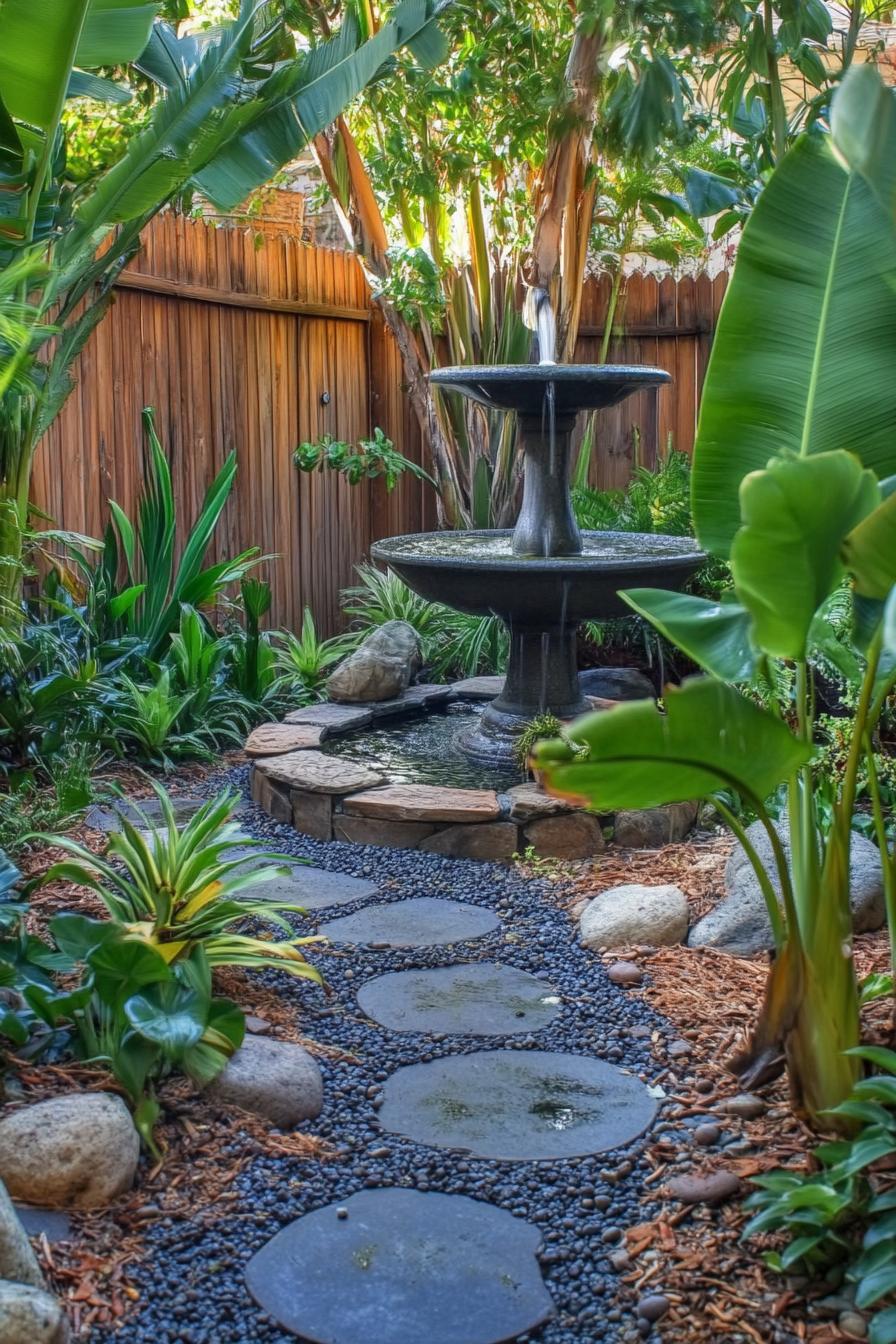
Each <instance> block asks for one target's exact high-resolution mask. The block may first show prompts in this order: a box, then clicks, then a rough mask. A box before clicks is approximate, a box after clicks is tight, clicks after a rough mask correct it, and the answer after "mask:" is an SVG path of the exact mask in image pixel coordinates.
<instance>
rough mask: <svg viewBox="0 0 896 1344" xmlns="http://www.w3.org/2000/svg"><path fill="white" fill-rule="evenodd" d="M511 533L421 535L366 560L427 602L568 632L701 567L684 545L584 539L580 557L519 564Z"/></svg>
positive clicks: (636, 537) (383, 547)
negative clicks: (623, 595)
mask: <svg viewBox="0 0 896 1344" xmlns="http://www.w3.org/2000/svg"><path fill="white" fill-rule="evenodd" d="M512 537H513V533H512V532H510V531H489V532H422V533H416V534H414V535H412V536H405V537H389V538H388V540H386V541H378V542H375V543H374V545H373V546H372V547H371V554H372V556H373V558H374V559H375V560H378V561H379V562H380V563H381V564H384V565H388V566H389V568H390V569H392V570H394V571H395V573H396V574H398V575H399V576H400V578H402V579H403V580H404V581H405V583H407V584H408V586H409V587H411V588H413V589H414V591H415V592H417V593H419V594H420V596H421V597H425V598H427V599H428V600H429V601H432V602H443V603H446V604H447V605H448V606H452V607H456V608H457V609H458V610H459V611H465V612H468V613H469V614H471V615H474V616H488V615H496V616H501V617H503V619H504V620H506V621H507V622H508V623H509V624H519V625H539V626H541V627H542V628H545V626H546V625H547V626H550V625H553V624H562V625H572V624H577V623H578V622H580V621H586V620H589V619H594V618H598V617H603V618H607V617H611V616H627V615H631V608H630V607H629V606H627V605H626V604H625V603H624V602H623V601H622V600H621V599H620V598H619V596H618V593H619V590H620V589H621V588H640V587H651V588H672V589H676V588H680V587H681V585H682V584H683V583H684V582H685V581H686V580H687V579H688V578H690V576H691V575H692V574H694V573H696V571H697V570H698V569H699V568H700V566H701V565H702V564H703V561H704V559H705V556H704V553H703V552H702V551H700V550H699V549H698V548H697V546H696V545H695V543H694V541H693V539H692V538H690V537H669V536H658V535H655V534H653V533H643V532H585V533H583V536H582V553H581V554H580V555H561V556H519V555H514V553H513V551H512V549H511V539H512Z"/></svg>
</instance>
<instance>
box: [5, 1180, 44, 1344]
mask: <svg viewBox="0 0 896 1344" xmlns="http://www.w3.org/2000/svg"><path fill="white" fill-rule="evenodd" d="M0 1279H11V1280H12V1282H13V1283H27V1284H30V1285H31V1287H32V1288H45V1287H46V1286H47V1285H46V1280H45V1279H44V1276H43V1273H42V1271H41V1267H40V1265H39V1264H38V1263H37V1256H36V1255H35V1254H34V1252H33V1251H32V1249H31V1242H30V1241H29V1240H28V1233H27V1232H26V1231H25V1229H24V1227H23V1226H22V1222H21V1219H20V1218H19V1215H18V1213H17V1212H16V1210H15V1206H14V1205H13V1202H12V1200H11V1199H10V1197H9V1195H8V1194H7V1193H6V1186H5V1185H4V1184H3V1182H2V1181H0ZM0 1339H2V1335H0Z"/></svg>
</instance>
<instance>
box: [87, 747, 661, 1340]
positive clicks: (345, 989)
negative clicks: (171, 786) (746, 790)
mask: <svg viewBox="0 0 896 1344" xmlns="http://www.w3.org/2000/svg"><path fill="white" fill-rule="evenodd" d="M225 780H226V782H229V783H231V784H234V785H237V786H238V787H240V788H242V789H243V790H244V791H245V790H246V787H247V771H246V769H245V768H244V767H240V768H238V769H236V770H233V771H231V772H229V774H228V775H226V776H223V777H222V776H217V777H215V778H213V779H210V780H209V781H208V783H207V785H206V790H205V791H207V792H213V791H214V790H215V789H217V788H220V787H221V785H222V783H223V782H225ZM240 821H241V824H242V825H243V826H244V828H245V829H246V830H247V831H249V832H251V833H252V834H253V835H255V836H257V837H259V838H264V839H267V840H269V841H270V842H271V843H272V848H275V849H276V850H278V851H279V852H283V853H291V854H297V855H302V856H303V857H305V858H307V859H309V860H310V861H311V862H312V863H314V864H317V865H319V866H320V867H322V868H327V869H330V870H332V871H334V872H343V873H349V874H352V875H354V876H356V877H364V878H370V879H373V880H375V881H376V882H377V884H378V885H379V888H380V893H381V894H380V899H381V900H386V901H388V900H400V899H402V898H405V897H410V896H445V897H450V898H451V899H453V900H459V901H472V902H474V903H478V904H482V905H488V906H490V907H491V908H492V909H495V910H496V911H497V912H498V913H499V915H500V916H501V919H502V928H501V929H500V930H498V931H496V932H495V933H493V934H489V935H487V936H486V937H484V938H479V939H477V940H475V941H473V942H469V943H465V944H460V945H456V946H454V947H436V948H409V949H400V950H394V951H376V952H374V951H365V950H364V949H360V948H359V949H354V948H352V949H348V950H347V955H335V954H333V953H321V952H318V953H317V954H316V957H315V960H316V961H317V963H318V965H319V966H320V967H321V969H322V970H323V971H324V973H325V975H326V977H327V979H328V981H329V983H330V984H331V986H332V987H333V989H334V991H335V994H334V996H333V998H332V999H330V1000H325V999H324V997H323V995H322V994H321V993H320V991H319V990H317V989H316V988H315V987H314V986H312V985H309V984H306V983H304V982H302V981H296V980H293V979H291V978H289V977H287V976H285V975H283V974H282V973H280V972H267V973H265V974H264V979H265V980H266V981H267V983H269V984H271V985H273V986H276V988H277V989H278V991H279V992H280V993H281V994H282V995H283V996H284V997H285V996H288V995H296V996H297V997H298V999H299V1000H300V1002H301V1014H302V1023H303V1029H304V1030H305V1031H306V1032H307V1034H308V1035H309V1036H310V1037H312V1038H313V1039H315V1040H317V1041H320V1042H321V1043H325V1044H328V1045H334V1046H338V1047H340V1048H341V1049H342V1050H345V1051H347V1052H349V1053H350V1054H352V1055H354V1056H357V1059H358V1062H357V1063H351V1064H350V1063H343V1062H336V1061H333V1060H330V1059H325V1058H321V1059H320V1060H319V1063H320V1065H321V1069H322V1071H323V1075H324V1090H325V1091H324V1095H325V1104H324V1111H323V1114H322V1115H321V1117H320V1118H319V1119H318V1120H317V1121H315V1122H312V1123H307V1124H305V1125H303V1126H302V1128H303V1130H304V1131H305V1132H308V1133H314V1134H318V1135H320V1136H321V1137H322V1138H324V1139H326V1140H328V1141H330V1142H331V1143H332V1144H334V1145H335V1146H337V1147H338V1148H339V1150H340V1152H341V1154H342V1156H341V1157H340V1158H337V1159H336V1160H332V1161H329V1162H309V1161H300V1160H298V1159H295V1158H290V1157H273V1156H263V1157H259V1158H258V1159H257V1160H255V1161H254V1162H252V1163H251V1164H249V1165H247V1166H246V1167H245V1168H244V1169H243V1171H242V1173H241V1174H240V1176H239V1177H238V1179H237V1181H236V1186H235V1188H236V1190H237V1192H238V1194H239V1195H240V1199H239V1200H237V1201H234V1206H233V1207H235V1209H236V1212H235V1213H233V1214H230V1213H228V1214H227V1215H226V1216H224V1217H221V1218H216V1219H215V1221H214V1222H212V1223H211V1224H210V1225H208V1226H206V1225H204V1224H203V1223H202V1222H201V1221H199V1220H197V1221H196V1222H188V1221H183V1220H179V1219H178V1220H173V1219H162V1220H160V1221H159V1222H158V1223H156V1224H154V1225H153V1227H152V1228H151V1229H150V1230H149V1231H148V1232H147V1234H146V1238H145V1247H146V1255H145V1257H144V1259H143V1260H142V1261H141V1263H140V1264H139V1265H138V1266H137V1267H136V1268H135V1270H134V1271H133V1277H134V1281H135V1282H136V1284H137V1286H138V1288H139V1290H140V1294H141V1301H142V1305H141V1306H140V1307H139V1309H138V1310H137V1311H136V1312H135V1314H134V1315H133V1316H132V1317H130V1318H129V1320H128V1322H127V1323H126V1324H125V1326H124V1328H123V1329H122V1330H120V1331H119V1332H118V1333H117V1334H115V1335H114V1338H115V1339H117V1340H120V1341H128V1344H289V1341H291V1340H293V1339H294V1338H295V1336H293V1335H290V1334H287V1333H285V1332H284V1331H283V1330H282V1329H281V1328H280V1327H278V1326H276V1325H274V1324H273V1323H272V1322H271V1321H270V1319H269V1318H268V1317H266V1316H265V1315H264V1314H263V1313H261V1312H260V1311H259V1310H258V1308H257V1307H256V1306H255V1304H254V1302H253V1301H252V1299H251V1298H250V1297H249V1294H248V1292H247V1290H246V1288H245V1286H244V1283H243V1269H244V1266H245V1265H246V1263H247V1261H248V1260H249V1259H250V1257H251V1256H252V1255H253V1254H254V1252H255V1251H257V1250H258V1249H259V1248H260V1247H261V1246H263V1245H264V1244H265V1242H267V1241H268V1240H269V1239H270V1238H271V1237H272V1236H274V1235H275V1234H276V1233H277V1232H278V1231H279V1230H280V1228H281V1227H283V1226H284V1225H285V1224H286V1223H288V1222H291V1221H292V1220H293V1219H295V1218H299V1217H301V1216H302V1214H305V1213H308V1212H310V1211H311V1210H312V1209H316V1208H319V1207H321V1206H322V1205H325V1204H331V1203H339V1202H341V1201H344V1200H346V1199H347V1198H348V1197H349V1196H350V1195H351V1194H353V1193H354V1192H355V1191H356V1190H359V1189H361V1188H364V1187H369V1188H381V1187H388V1186H405V1187H412V1188H416V1189H417V1190H424V1191H425V1190H437V1191H442V1192H444V1193H446V1194H464V1195H469V1196H472V1197H473V1198H477V1199H484V1200H487V1201H488V1202H489V1203H492V1204H495V1205H497V1206H498V1207H500V1208H503V1209H506V1210H507V1211H508V1212H510V1213H512V1214H514V1215H516V1216H517V1217H520V1218H525V1219H527V1220H528V1221H530V1222H532V1223H534V1224H536V1225H537V1226H538V1227H539V1228H540V1229H541V1230H542V1235H543V1245H542V1252H541V1254H540V1262H541V1265H542V1270H543V1273H544V1278H545V1282H546V1283H547V1286H548V1290H549V1292H550V1294H551V1296H552V1298H553V1300H554V1303H555V1306H556V1315H555V1317H554V1319H553V1320H552V1321H550V1322H548V1323H547V1324H546V1325H544V1326H542V1327H541V1328H540V1329H538V1330H536V1331H533V1332H532V1333H531V1334H527V1335H524V1336H520V1339H519V1344H586V1342H588V1344H590V1341H608V1344H634V1341H639V1340H641V1339H643V1337H644V1328H645V1324H646V1322H645V1319H644V1316H643V1315H642V1316H641V1319H640V1323H639V1321H638V1317H637V1315H636V1311H635V1305H634V1304H632V1305H631V1307H629V1308H628V1309H627V1310H626V1309H623V1308H621V1307H620V1306H619V1305H618V1304H617V1302H616V1294H617V1286H618V1284H617V1277H616V1274H615V1272H614V1270H613V1269H612V1266H611V1263H610V1259H609V1256H610V1254H611V1253H612V1251H613V1249H614V1246H616V1245H618V1240H619V1237H620V1235H621V1230H622V1229H624V1228H625V1227H627V1226H629V1225H630V1224H633V1223H637V1222H640V1221H641V1220H642V1219H643V1218H644V1216H645V1212H644V1206H643V1205H641V1204H640V1203H639V1198H640V1196H641V1194H642V1189H643V1187H642V1182H643V1179H644V1177H645V1175H647V1174H648V1171H649V1168H648V1167H647V1165H646V1164H645V1163H644V1162H643V1160H642V1159H641V1156H640V1154H641V1149H642V1146H643V1143H644V1139H641V1140H638V1141H636V1142H635V1143H634V1144H632V1145H629V1146H628V1147H627V1148H625V1149H618V1150H616V1151H614V1152H609V1153H601V1154H598V1155H596V1156H594V1157H584V1158H574V1159H571V1160H567V1161H563V1162H558V1163H556V1164H551V1163H536V1162H532V1163H526V1162H513V1163H502V1162H492V1161H486V1160H482V1159H471V1158H468V1157H466V1156H465V1155H463V1154H460V1153H451V1152H449V1151H446V1150H444V1149H432V1148H425V1147H421V1146H420V1145H418V1144H416V1143H413V1142H411V1141H410V1140H408V1139H405V1138H402V1137H400V1136H398V1135H395V1134H388V1133H384V1132H383V1131H382V1130H381V1129H380V1128H379V1127H378V1125H377V1108H376V1099H377V1092H378V1091H379V1087H380V1085H381V1084H382V1083H383V1082H384V1081H385V1080H386V1078H388V1077H389V1076H390V1074H391V1073H392V1072H393V1071H394V1070H395V1069H397V1068H399V1067H401V1066H402V1065H404V1064H412V1063H416V1062H418V1061H420V1060H421V1059H428V1058H432V1057H436V1056H439V1055H443V1054H459V1053H466V1052H470V1051H474V1050H481V1049H499V1048H509V1049H514V1050H516V1049H523V1050H524V1049H526V1048H537V1049H540V1050H546V1049H553V1050H560V1051H569V1052H571V1053H574V1054H589V1055H590V1054H593V1055H597V1056H600V1057H602V1058H604V1059H610V1060H614V1061H615V1062H616V1063H617V1064H619V1065H620V1066H622V1067H624V1068H627V1069H629V1070H631V1071H632V1072H633V1073H636V1074H638V1075H639V1076H641V1077H642V1078H643V1079H644V1081H645V1082H647V1083H650V1082H651V1081H652V1079H653V1077H654V1076H655V1075H656V1074H657V1073H658V1071H659V1070H658V1068H657V1066H656V1064H655V1063H654V1062H653V1060H652V1059H651V1053H650V1042H649V1031H645V1030H644V1028H645V1027H646V1028H656V1029H659V1030H660V1031H661V1032H662V1033H663V1034H664V1035H665V1036H667V1037H668V1038H670V1039H671V1038H672V1036H673V1033H672V1032H671V1031H670V1030H669V1029H668V1024H666V1023H665V1022H664V1021H663V1020H662V1019H660V1018H658V1017H657V1016H656V1015H655V1014H653V1013H652V1012H651V1011H650V1010H649V1009H648V1008H647V1006H646V1005H645V1004H644V1003H643V1002H642V1001H640V1000H639V999H638V998H635V997H630V996H628V995H627V994H626V992H625V991H624V990H621V989H619V988H617V987H616V986H614V985H612V984H611V983H610V982H609V980H608V979H607V977H606V974H605V973H604V971H603V969H602V968H601V966H600V964H599V963H598V962H597V960H596V959H595V958H593V957H592V956H590V955H589V954H588V953H586V952H584V951H583V950H582V949H581V948H580V947H579V946H578V944H577V942H576V940H575V936H574V930H573V926H572V924H571V923H570V921H569V919H568V917H567V916H566V915H565V914H564V913H563V912H562V911H560V910H558V909H557V908H556V907H555V906H553V905H552V904H551V903H550V901H549V900H547V899H546V898H545V890H544V886H543V884H542V882H541V881H539V880H537V879H527V878H525V877H523V876H522V875H521V874H520V873H519V872H517V871H515V870H514V869H511V868H507V867H504V866H502V865H498V864H494V865H492V864H481V863H474V862H470V861H467V860H458V859H449V858H445V857H443V856H441V855H436V854H426V853H421V852H418V851H414V850H392V849H381V848H373V847H371V846H362V845H350V844H343V843H340V842H331V843H322V842H319V841H315V840H311V839H309V838H308V837H306V836H301V835H298V834H297V833H296V832H295V831H294V830H292V829H291V828H290V827H287V826H282V825H279V824H278V823H276V822H274V821H272V820H271V819H270V818H269V817H268V816H266V815H265V814H264V813H262V812H261V810H260V809H258V808H256V807H254V806H253V805H251V804H247V806H246V807H245V808H244V810H243V811H242V812H241V815H240ZM354 908H356V907H353V906H342V907H340V908H339V914H345V913H348V912H350V911H351V910H352V909H354ZM357 908H360V905H359V906H358V907H357ZM326 914H327V912H320V914H319V919H320V920H321V921H322V920H323V919H325V918H326ZM508 935H509V936H510V941H507V938H508ZM312 955H314V953H313V951H312ZM477 959H481V960H493V961H502V962H504V963H505V964H507V965H510V966H516V967H519V968H520V969H521V970H526V971H530V972H533V973H534V974H536V975H539V976H543V977H544V978H545V979H546V980H547V981H548V982H549V983H550V984H551V985H552V986H553V987H554V989H555V990H556V991H557V992H558V993H559V994H560V995H561V996H562V997H563V1011H562V1012H561V1013H560V1015H559V1016H558V1017H557V1018H556V1019H555V1021H554V1022H552V1023H551V1024H550V1025H549V1026H548V1027H547V1028H545V1029H543V1030H541V1031H539V1032H537V1033H536V1034H533V1035H526V1036H509V1037H506V1038H504V1037H488V1038H483V1037H480V1038H475V1039H474V1038H470V1037H454V1036H441V1037H440V1038H439V1039H438V1040H435V1041H434V1040H433V1039H432V1038H427V1037H424V1036H418V1035H414V1034H410V1033H408V1034H404V1033H402V1034H395V1033H391V1032H389V1031H386V1030H385V1029H383V1028H381V1027H379V1026H377V1025H375V1024H374V1023H371V1022H368V1021H367V1020H366V1019H364V1018H363V1016H362V1014H361V1013H360V1010H359V1009H358V1007H357V1004H356V1002H355V992H356V991H357V988H358V986H359V985H360V984H363V982H364V981H365V980H366V979H369V978H371V977H373V976H375V975H380V974H382V973H383V972H385V971H395V970H406V969H410V968H414V967H424V966H447V965H450V964H452V963H453V962H456V961H468V960H477ZM334 1009H335V1011H334ZM632 1028H635V1029H636V1030H635V1032H634V1033H632ZM111 1337H112V1336H110V1335H108V1334H107V1333H106V1332H105V1331H103V1332H99V1333H97V1335H96V1338H97V1339H98V1340H100V1339H109V1338H111ZM357 1344H373V1341H369V1342H368V1341H361V1340H359V1341H357ZM421 1344H423V1342H422V1341H421Z"/></svg>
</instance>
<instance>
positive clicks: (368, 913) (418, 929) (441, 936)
mask: <svg viewBox="0 0 896 1344" xmlns="http://www.w3.org/2000/svg"><path fill="white" fill-rule="evenodd" d="M500 922H501V921H500V920H499V919H498V916H497V915H496V914H495V913H494V912H493V911H492V910H486V909H485V907H484V906H482V905H467V904H466V903H465V902H463V901H444V900H441V899H440V898H439V897H436V896H415V897H413V898H412V899H411V900H407V901H394V902H392V903H390V904H388V905H383V904H380V905H368V906H366V907H365V908H364V909H363V910H357V911H355V913H354V914H353V915H343V916H342V917H341V918H340V919H331V920H330V921H329V922H328V923H326V924H322V925H321V926H320V932H321V933H324V934H326V936H327V937H328V938H329V939H330V941H331V942H334V943H354V944H358V943H368V944H372V945H373V946H378V947H436V946H438V945H439V944H443V943H464V942H466V941H467V940H468V939H470V938H481V937H483V935H484V934H486V933H491V932H492V931H493V930H494V929H496V928H498V926H499V924H500Z"/></svg>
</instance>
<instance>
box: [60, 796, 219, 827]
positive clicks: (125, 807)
mask: <svg viewBox="0 0 896 1344" xmlns="http://www.w3.org/2000/svg"><path fill="white" fill-rule="evenodd" d="M207 801H208V799H207V798H192V797H186V796H183V797H174V798H172V799H171V806H172V807H173V809H174V819H175V821H176V822H177V824H178V826H183V825H185V823H186V822H188V821H189V820H190V818H191V817H193V816H195V815H196V813H197V812H198V811H199V809H200V807H202V805H203V803H206V802H207ZM138 809H139V812H138ZM141 812H142V814H143V816H140V813H141ZM123 816H125V817H127V819H128V821H130V822H135V823H137V824H138V825H139V826H140V827H141V830H142V829H143V820H144V818H145V819H146V820H147V821H148V822H150V823H152V822H157V821H161V816H162V809H161V805H160V803H159V800H158V798H123V799H122V800H121V801H120V802H114V803H111V804H110V805H109V806H108V807H92V808H91V809H90V811H89V812H88V813H87V816H86V817H85V818H84V822H85V825H87V826H89V827H91V829H92V830H95V831H107V832H108V831H120V830H121V818H122V817H123ZM143 833H144V834H146V832H145V831H144V832H143Z"/></svg>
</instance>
